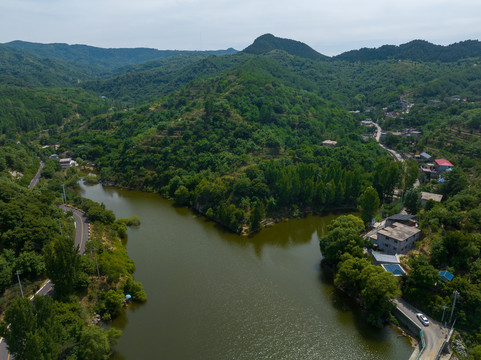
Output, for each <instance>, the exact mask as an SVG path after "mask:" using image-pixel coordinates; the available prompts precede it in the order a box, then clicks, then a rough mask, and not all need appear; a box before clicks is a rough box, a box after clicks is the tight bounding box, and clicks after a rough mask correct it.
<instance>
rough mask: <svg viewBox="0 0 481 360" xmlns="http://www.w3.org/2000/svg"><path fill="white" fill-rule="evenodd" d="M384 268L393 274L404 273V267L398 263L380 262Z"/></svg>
mask: <svg viewBox="0 0 481 360" xmlns="http://www.w3.org/2000/svg"><path fill="white" fill-rule="evenodd" d="M381 266H382V267H383V269H384V270H386V271H388V272H390V273H391V274H393V275H394V276H401V275H404V274H406V272H405V271H404V269H403V268H402V267H401V265H399V264H381Z"/></svg>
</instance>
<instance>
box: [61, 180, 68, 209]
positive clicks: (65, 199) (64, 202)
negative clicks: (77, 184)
mask: <svg viewBox="0 0 481 360" xmlns="http://www.w3.org/2000/svg"><path fill="white" fill-rule="evenodd" d="M62 188H63V204H64V205H65V204H66V203H67V196H66V195H65V184H62Z"/></svg>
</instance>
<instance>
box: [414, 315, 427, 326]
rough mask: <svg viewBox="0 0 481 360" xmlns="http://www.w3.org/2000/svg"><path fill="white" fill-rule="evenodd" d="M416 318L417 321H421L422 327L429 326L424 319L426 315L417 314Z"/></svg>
mask: <svg viewBox="0 0 481 360" xmlns="http://www.w3.org/2000/svg"><path fill="white" fill-rule="evenodd" d="M416 316H417V318H418V319H419V321H421V322H422V323H423V325H424V326H429V320H428V318H427V317H426V315H424V314H421V313H417V314H416Z"/></svg>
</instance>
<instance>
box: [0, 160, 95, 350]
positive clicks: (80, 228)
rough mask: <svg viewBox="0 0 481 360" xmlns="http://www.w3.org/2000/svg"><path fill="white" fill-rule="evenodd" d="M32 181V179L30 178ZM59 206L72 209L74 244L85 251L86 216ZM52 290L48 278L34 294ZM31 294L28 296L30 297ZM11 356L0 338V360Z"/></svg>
mask: <svg viewBox="0 0 481 360" xmlns="http://www.w3.org/2000/svg"><path fill="white" fill-rule="evenodd" d="M40 171H41V169H40V170H39V172H38V173H37V175H38V174H39V173H40ZM32 181H33V180H32ZM37 182H38V179H37ZM61 208H62V209H63V210H65V211H68V210H72V212H73V217H74V219H75V245H78V247H79V253H80V254H84V253H85V244H86V243H87V241H88V239H89V224H88V222H87V218H86V216H85V214H84V213H83V212H82V211H80V210H77V209H74V208H71V207H69V206H64V205H62V206H61ZM53 291H54V288H53V284H52V282H51V281H50V280H47V281H46V282H45V283H44V284H43V286H42V287H41V288H40V289H39V290H38V291H37V292H36V293H35V295H42V296H46V295H50V296H51V295H52V294H53ZM32 298H33V296H32V297H31V298H30V299H32ZM12 359H13V358H12V357H11V356H10V354H9V353H8V351H7V347H6V344H5V341H3V339H0V360H12Z"/></svg>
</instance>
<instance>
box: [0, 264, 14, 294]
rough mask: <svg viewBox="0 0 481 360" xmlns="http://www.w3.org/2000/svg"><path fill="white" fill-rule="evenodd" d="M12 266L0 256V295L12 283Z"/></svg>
mask: <svg viewBox="0 0 481 360" xmlns="http://www.w3.org/2000/svg"><path fill="white" fill-rule="evenodd" d="M12 274H13V264H12V263H10V262H9V261H8V259H6V258H5V257H4V256H0V294H2V293H3V292H4V291H5V289H6V288H7V287H8V286H9V285H10V283H11V282H12Z"/></svg>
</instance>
